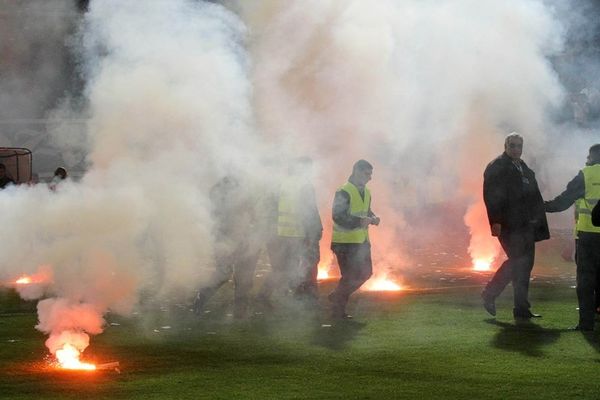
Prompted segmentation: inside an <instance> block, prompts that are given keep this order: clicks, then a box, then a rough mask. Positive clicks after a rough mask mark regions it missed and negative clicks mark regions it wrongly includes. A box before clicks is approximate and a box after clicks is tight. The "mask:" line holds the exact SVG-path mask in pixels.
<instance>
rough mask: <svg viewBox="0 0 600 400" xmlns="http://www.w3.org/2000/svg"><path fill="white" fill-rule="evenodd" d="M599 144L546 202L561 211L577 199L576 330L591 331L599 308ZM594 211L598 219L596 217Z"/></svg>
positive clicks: (554, 209)
mask: <svg viewBox="0 0 600 400" xmlns="http://www.w3.org/2000/svg"><path fill="white" fill-rule="evenodd" d="M599 199H600V144H595V145H593V146H592V147H590V151H589V154H588V158H587V163H586V166H585V167H584V168H583V169H582V170H581V171H579V173H578V174H577V175H576V176H575V178H573V179H572V180H571V182H569V183H568V184H567V188H566V190H565V191H564V192H562V193H561V194H560V195H558V196H556V198H554V199H553V200H551V201H548V202H546V204H545V206H546V211H547V212H558V211H563V210H566V209H567V208H569V207H570V206H571V205H572V204H573V203H574V202H575V201H577V200H579V201H578V202H577V211H578V218H577V257H576V263H577V300H578V302H579V323H578V324H577V326H576V327H575V329H576V330H581V331H592V330H593V329H594V313H595V311H596V309H597V302H596V297H597V296H595V294H596V295H597V294H598V293H597V292H598V275H599V274H600V227H598V225H599V224H598V223H600V221H598V217H600V216H599V215H598V214H599V213H600V211H598V204H600V203H599V202H598V200H599ZM594 212H595V213H596V216H595V218H596V220H594Z"/></svg>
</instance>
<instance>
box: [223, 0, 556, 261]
mask: <svg viewBox="0 0 600 400" xmlns="http://www.w3.org/2000/svg"><path fill="white" fill-rule="evenodd" d="M232 4H233V5H232V7H235V8H236V9H238V10H239V12H240V13H241V15H243V16H244V20H245V21H246V23H247V24H248V26H249V31H250V33H251V39H250V42H249V43H250V45H249V48H250V51H251V54H252V59H253V75H252V78H253V82H254V85H255V97H254V98H255V103H254V105H255V109H256V113H257V121H258V124H259V126H260V129H261V130H262V131H263V132H264V133H265V135H267V136H268V137H273V138H277V139H278V140H280V141H282V142H283V143H285V144H288V145H289V146H290V147H291V148H295V149H298V148H299V149H302V150H303V151H306V152H309V153H311V154H314V155H315V158H316V159H318V161H320V162H321V167H322V175H321V179H320V184H319V187H322V188H323V189H324V190H323V191H322V192H321V196H322V198H323V200H324V203H323V204H325V205H328V202H329V201H330V199H331V196H332V194H333V190H334V188H335V185H336V184H341V183H342V182H343V180H344V179H345V178H346V176H347V175H348V174H349V172H350V167H351V165H352V163H353V162H354V161H355V160H356V159H358V158H366V159H368V160H370V161H372V162H373V163H374V165H375V171H374V178H373V182H372V187H373V192H374V204H373V206H374V209H375V211H376V212H379V213H380V214H382V224H381V227H379V228H373V229H372V234H373V237H374V240H373V242H374V245H375V246H376V247H375V251H374V253H375V256H376V257H377V256H379V257H382V256H383V258H384V259H383V260H381V261H382V262H384V263H385V264H388V265H396V266H399V265H401V264H402V259H403V258H405V257H404V256H403V255H402V252H401V251H399V248H401V243H402V242H403V241H404V240H405V238H404V239H403V237H402V236H403V235H404V236H405V237H406V236H407V235H417V236H418V235H423V236H424V237H427V236H428V235H430V234H431V232H432V231H435V230H438V229H444V228H445V227H442V226H438V225H437V224H436V222H435V221H436V217H435V216H432V215H426V214H423V213H422V214H421V218H420V221H418V223H417V224H414V225H413V226H411V227H410V228H409V229H405V228H403V224H404V222H405V219H404V218H403V214H405V212H406V210H417V211H418V210H419V209H423V208H425V207H424V206H425V205H427V204H435V203H440V202H444V201H449V200H454V199H457V198H458V199H459V202H461V203H462V204H463V206H464V207H465V209H466V207H467V206H469V205H470V204H473V203H475V202H477V199H478V197H480V192H481V181H482V172H483V169H484V167H485V165H486V163H487V162H489V161H490V160H491V159H492V158H493V157H494V156H496V155H498V154H500V153H501V152H502V151H503V148H502V143H503V141H502V138H503V137H504V136H505V135H506V134H508V133H509V132H510V131H511V130H518V131H520V132H521V133H522V134H523V135H524V136H525V138H526V143H527V145H528V146H531V147H529V148H530V149H531V151H532V153H533V152H534V149H535V150H539V149H542V148H543V147H544V144H545V136H544V132H545V128H546V125H547V123H548V111H549V109H550V108H552V107H558V105H559V103H560V101H561V100H562V89H561V86H560V84H559V82H558V79H557V76H556V74H555V73H554V71H553V69H552V68H551V65H550V63H549V62H548V60H547V56H550V55H552V54H554V53H556V52H558V51H559V50H560V48H561V34H562V29H561V26H560V24H559V23H558V22H557V20H556V19H555V18H554V16H553V14H552V12H551V8H549V7H547V6H545V5H544V3H543V2H541V1H504V2H497V1H474V0H459V1H442V2H431V1H424V2H423V1H406V2H397V1H391V0H389V1H386V0H382V1H378V2H366V1H342V0H339V1H335V0H331V1H317V0H314V1H287V2H279V1H275V0H256V1H238V2H233V3H232ZM525 157H526V158H527V153H526V154H525ZM324 215H326V216H327V215H328V214H327V213H324ZM478 218H479V219H481V220H484V221H485V219H486V217H485V215H479V216H478ZM486 234H488V235H489V230H488V232H487V233H486ZM385 258H391V260H390V261H387V262H386V260H385Z"/></svg>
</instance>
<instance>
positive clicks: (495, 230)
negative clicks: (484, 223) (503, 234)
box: [492, 224, 502, 237]
mask: <svg viewBox="0 0 600 400" xmlns="http://www.w3.org/2000/svg"><path fill="white" fill-rule="evenodd" d="M501 230H502V225H500V224H492V236H495V237H498V236H500V231H501Z"/></svg>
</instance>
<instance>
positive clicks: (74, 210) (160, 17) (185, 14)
mask: <svg viewBox="0 0 600 400" xmlns="http://www.w3.org/2000/svg"><path fill="white" fill-rule="evenodd" d="M243 35H244V26H243V24H242V23H241V22H240V21H239V19H238V18H237V17H236V16H235V15H234V14H232V13H231V12H229V11H227V10H226V9H225V8H223V7H222V6H218V5H212V4H206V3H199V2H194V1H187V0H180V1H153V2H148V3H144V4H143V5H142V4H139V3H137V2H121V1H117V0H115V1H96V2H92V3H91V4H90V7H89V11H88V12H87V13H86V15H85V17H84V20H83V22H82V27H81V33H80V38H79V43H81V50H80V52H81V59H82V60H83V61H84V64H83V65H82V66H81V67H82V73H83V74H84V77H85V80H86V86H85V96H86V104H87V106H86V109H85V110H84V114H83V116H84V117H85V116H87V117H89V119H88V122H87V126H86V131H85V132H83V133H82V134H83V135H84V136H83V137H82V138H81V140H80V143H84V144H85V143H89V145H90V148H89V149H88V151H89V164H90V166H91V167H90V169H89V171H88V172H87V174H86V175H85V176H84V177H83V178H82V180H81V181H80V182H78V183H75V182H72V181H66V182H63V183H61V184H60V185H59V187H58V188H57V190H56V191H55V192H52V191H50V190H48V189H47V188H46V187H45V186H41V185H40V186H35V187H17V188H9V189H7V190H5V191H4V192H3V193H2V196H0V202H1V203H2V209H4V210H11V212H10V214H8V215H5V216H3V226H4V227H7V229H3V230H2V233H1V234H0V235H1V236H2V237H1V242H2V243H3V251H2V252H1V253H2V254H1V255H0V267H1V271H2V274H1V275H2V276H3V277H4V278H12V277H13V276H16V275H17V274H20V273H22V272H24V273H32V272H33V271H35V270H36V268H37V267H38V266H39V265H42V264H47V265H50V266H51V268H52V270H53V272H54V276H53V284H52V285H51V287H49V288H48V292H49V295H50V296H52V297H51V298H48V299H45V300H43V301H41V302H40V303H39V305H38V313H39V319H40V322H39V324H38V326H37V328H38V329H40V330H41V331H43V332H46V333H48V334H50V338H49V339H48V341H47V345H48V347H49V348H50V350H51V351H52V352H55V351H56V350H57V349H58V348H60V347H61V346H62V345H63V344H64V342H65V341H67V340H68V339H69V338H74V337H76V338H78V339H77V344H73V345H74V346H75V347H76V348H78V350H80V351H82V350H83V349H84V348H85V347H86V346H87V344H88V339H87V334H98V333H100V332H101V331H102V325H103V320H102V315H103V314H104V313H105V312H106V311H108V310H111V311H113V312H116V313H121V314H127V313H128V312H130V311H131V309H132V307H133V305H134V304H135V302H136V300H137V299H138V295H139V292H140V290H141V288H144V287H151V289H152V292H153V293H155V294H157V295H160V294H161V293H165V292H168V291H169V290H173V289H174V288H177V289H179V290H181V292H183V293H186V294H188V295H189V294H191V293H192V291H193V290H194V289H195V288H196V287H197V285H198V284H199V283H200V282H202V280H203V279H206V278H205V277H206V273H207V272H208V271H210V268H211V263H212V261H211V255H212V250H211V248H212V245H213V243H212V242H211V236H210V229H211V225H212V222H211V216H210V214H209V211H208V207H207V194H208V189H209V188H210V185H212V183H213V182H214V181H215V180H216V179H217V178H218V177H219V175H220V174H223V173H224V172H226V171H227V170H228V169H238V170H241V169H243V168H246V167H249V165H248V158H249V157H247V154H251V153H252V152H253V148H254V147H256V145H255V142H254V139H253V135H252V132H251V129H250V128H251V122H252V121H251V112H250V110H251V109H250V104H249V100H250V99H249V96H250V84H249V80H248V78H247V76H246V71H245V69H246V63H247V61H246V57H245V54H244V49H243V37H244V36H243ZM67 103H68V102H67ZM72 134H73V132H69V135H72Z"/></svg>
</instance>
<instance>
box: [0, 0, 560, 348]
mask: <svg viewBox="0 0 600 400" xmlns="http://www.w3.org/2000/svg"><path fill="white" fill-rule="evenodd" d="M227 4H228V5H229V6H230V7H231V9H232V10H235V11H236V12H238V14H239V16H236V15H235V14H234V13H233V12H231V11H227V10H226V9H225V8H224V7H222V6H219V5H216V4H209V3H207V2H199V1H192V0H156V1H151V2H133V1H118V0H98V1H92V2H91V4H90V7H89V11H88V12H87V13H86V14H85V17H84V20H83V22H82V26H81V31H80V32H81V35H80V36H79V39H73V43H78V44H77V46H78V47H79V58H80V60H81V62H82V64H81V72H82V74H83V79H84V80H85V82H86V84H85V89H84V97H85V100H84V101H83V102H82V103H83V106H80V103H79V102H76V101H70V99H67V100H65V101H64V102H63V105H64V106H65V107H64V108H61V109H59V110H56V111H55V112H56V115H69V117H70V118H78V119H84V118H85V119H87V123H86V125H85V131H84V132H79V131H69V132H66V133H64V135H65V136H61V133H60V129H56V130H54V131H53V135H54V136H55V137H56V142H57V143H62V145H64V146H65V147H80V148H83V149H84V150H85V151H86V152H87V154H88V164H89V166H90V167H89V170H88V171H87V173H86V175H85V176H84V177H83V178H82V180H81V181H80V182H77V183H75V182H71V181H67V182H64V183H63V184H61V185H60V186H59V188H58V190H57V191H56V192H50V191H49V190H47V189H46V188H45V187H43V186H37V187H30V188H27V187H19V188H10V189H7V190H5V191H3V192H2V195H1V196H0V209H3V210H10V213H8V214H5V215H3V226H5V227H6V229H3V230H2V231H1V232H0V243H3V249H2V250H3V251H2V252H0V278H2V279H4V278H12V277H13V276H16V275H17V274H20V273H22V272H25V273H31V272H34V271H35V270H36V269H37V268H38V266H39V265H50V266H51V268H52V270H53V275H54V276H53V284H52V285H51V287H50V288H48V291H49V293H50V295H51V296H52V298H51V299H48V300H44V302H41V303H40V307H39V311H40V324H39V325H38V326H39V329H41V330H43V331H44V332H47V333H49V334H50V335H51V338H50V340H49V343H51V344H49V346H50V347H51V348H52V349H56V348H58V347H60V342H61V341H64V340H67V339H65V338H66V337H73V336H75V337H78V343H80V344H79V345H78V346H79V349H80V350H83V348H85V346H86V345H87V343H88V342H87V341H86V338H87V336H85V335H86V332H87V333H89V334H97V333H99V332H100V331H101V329H102V315H103V313H105V312H106V311H107V310H112V311H115V312H120V313H124V314H126V313H127V312H129V311H130V310H131V307H132V306H133V305H134V304H135V301H136V300H137V298H138V294H139V292H140V290H141V289H142V288H147V287H151V288H152V291H153V292H155V293H157V294H161V293H165V292H167V291H168V290H169V289H172V288H178V289H180V291H181V292H182V293H192V291H193V289H195V288H196V286H197V285H198V284H199V283H200V282H201V281H202V280H203V279H204V277H205V274H206V273H207V272H208V271H210V269H211V267H212V261H211V259H212V257H211V256H212V250H211V249H212V247H213V243H212V239H211V235H210V229H211V224H212V222H211V215H210V213H209V211H208V210H209V206H208V200H207V193H208V190H209V188H210V187H211V185H212V184H213V183H214V182H215V181H216V180H217V179H218V178H219V177H221V176H222V175H223V174H225V173H227V172H230V171H232V170H233V171H240V170H242V171H245V172H246V173H247V174H249V175H250V177H249V179H250V180H256V181H258V182H261V181H265V180H267V181H271V182H272V181H273V180H274V179H272V178H273V177H274V176H276V175H277V174H279V173H280V171H279V170H278V168H277V167H273V165H274V164H270V166H271V167H270V168H273V169H275V170H265V169H263V168H261V167H260V166H259V165H257V164H256V162H255V161H256V160H265V159H271V160H273V159H285V158H288V157H291V156H296V155H307V154H308V155H311V156H312V157H313V159H314V160H315V161H316V164H317V166H318V168H316V170H317V172H318V173H317V175H318V176H317V177H316V179H315V183H316V187H317V194H318V196H319V201H320V205H321V215H322V219H323V221H324V222H325V224H326V229H327V230H328V231H329V232H330V230H331V226H330V224H331V222H330V213H329V211H328V210H329V207H330V202H331V199H332V197H333V193H334V191H335V188H336V187H337V185H340V184H342V183H343V181H344V180H345V179H346V178H347V176H348V175H349V174H350V170H351V166H352V164H353V163H354V161H356V160H357V159H359V158H365V159H367V160H369V161H371V162H372V163H373V164H374V166H375V171H374V179H373V182H372V185H371V186H372V191H373V193H374V203H373V207H374V210H375V211H376V212H377V213H378V214H380V215H381V217H382V225H381V226H380V227H378V228H373V229H372V230H371V231H372V238H373V243H374V245H375V247H374V256H375V259H376V270H377V268H381V266H384V267H383V268H384V269H386V270H391V272H394V271H395V270H397V269H398V267H402V268H409V267H410V263H409V262H408V260H407V257H406V255H405V254H404V253H403V251H402V248H403V246H406V241H407V239H408V238H410V237H411V236H421V237H423V238H428V237H429V236H430V235H431V234H432V232H436V231H438V232H441V234H442V235H443V234H444V233H445V229H447V227H446V226H444V225H443V224H442V223H439V224H438V223H436V222H437V221H436V217H437V216H436V215H428V214H427V213H426V212H424V210H427V206H429V205H432V204H433V205H435V204H440V203H442V202H445V201H449V200H450V201H455V202H458V203H459V204H460V206H461V207H462V210H464V211H466V210H467V207H469V206H470V205H472V204H475V203H477V201H478V200H479V196H480V191H481V179H482V178H481V176H482V172H483V169H484V167H485V165H486V163H487V162H488V161H490V160H491V159H492V158H493V157H494V156H496V155H498V154H500V153H501V152H502V143H503V137H504V136H505V135H506V134H507V133H508V132H510V131H512V130H517V131H519V132H521V134H522V135H523V136H524V137H525V143H526V146H527V147H526V150H525V155H524V158H525V160H526V161H529V160H528V157H529V154H535V153H536V152H541V151H544V150H545V146H546V138H547V136H546V134H545V132H546V131H547V129H548V128H549V125H550V123H551V121H550V119H549V113H548V112H549V111H550V110H553V109H556V108H559V106H560V103H561V101H562V100H563V90H562V87H561V85H560V84H559V81H558V78H557V75H556V73H555V72H554V71H553V69H552V67H551V64H550V63H549V61H548V56H551V55H553V54H556V53H557V52H559V51H560V50H561V45H562V40H561V38H562V34H563V30H562V27H561V25H560V24H559V23H558V21H557V19H556V17H555V15H553V13H552V9H551V8H550V7H548V6H547V5H545V3H544V2H542V1H537V0H507V1H502V2H500V1H495V0H483V1H482V0H478V1H476V0H453V1H405V2H398V1H392V0H380V1H377V2H367V1H359V0H353V1H347V0H303V1H298V0H290V1H285V2H283V1H276V0H248V1H246V0H244V1H230V2H227ZM75 104H77V107H76V108H81V109H75V110H71V109H69V106H70V105H75ZM60 139H62V141H61V140H60ZM265 143H267V144H268V145H267V144H265ZM70 150H72V149H70ZM252 175H254V176H252ZM262 183H264V182H262ZM411 215H413V217H412V218H409V217H410V216H411ZM414 215H416V216H417V217H416V218H415V217H414ZM475 220H477V221H481V220H483V221H485V220H486V217H485V216H484V215H480V216H479V218H475ZM329 239H330V237H329V235H328V234H326V235H325V236H324V238H323V240H322V249H323V250H326V249H327V247H328V245H329ZM327 257H328V256H327V254H326V253H324V254H323V258H325V259H326V258H327ZM378 272H382V271H378ZM383 272H390V271H383ZM80 312H81V313H83V314H85V315H91V316H89V318H88V317H86V318H85V319H82V323H81V324H78V323H77V318H71V317H70V316H71V315H73V313H75V314H77V313H80ZM88 313H89V314H88ZM65 320H67V321H71V322H68V323H67V322H65ZM73 321H74V322H73ZM83 321H87V322H85V323H83ZM65 332H66V333H65ZM80 335H83V338H82V337H81V336H80ZM61 338H63V339H61ZM57 341H58V342H59V343H58V344H57Z"/></svg>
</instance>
